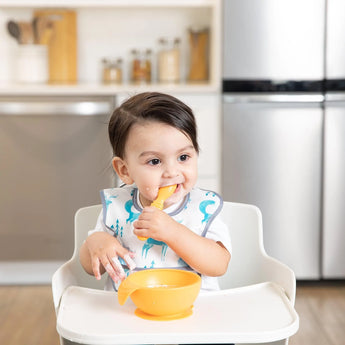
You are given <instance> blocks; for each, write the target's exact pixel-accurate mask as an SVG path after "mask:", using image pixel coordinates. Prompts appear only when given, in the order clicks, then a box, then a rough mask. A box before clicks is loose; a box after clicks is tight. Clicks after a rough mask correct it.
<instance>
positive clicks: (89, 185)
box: [0, 97, 115, 263]
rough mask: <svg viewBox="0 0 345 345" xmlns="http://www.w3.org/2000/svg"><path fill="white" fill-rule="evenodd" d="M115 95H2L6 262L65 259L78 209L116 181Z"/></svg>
mask: <svg viewBox="0 0 345 345" xmlns="http://www.w3.org/2000/svg"><path fill="white" fill-rule="evenodd" d="M113 105H114V101H113V98H112V97H1V98H0V191H1V193H0V262H5V263H6V262H18V261H20V262H25V261H34V262H36V261H37V262H38V261H39V262H42V261H64V260H66V259H69V258H70V257H71V255H72V250H73V244H74V233H73V229H74V214H75V212H76V211H77V209H78V208H80V207H83V206H88V205H93V204H97V203H99V202H100V199H99V190H100V189H101V188H105V187H109V186H113V185H114V183H115V181H114V179H115V177H114V175H113V173H112V169H111V168H110V162H111V155H112V154H111V149H110V145H109V143H108V134H107V122H108V118H109V116H110V114H111V111H112V109H113Z"/></svg>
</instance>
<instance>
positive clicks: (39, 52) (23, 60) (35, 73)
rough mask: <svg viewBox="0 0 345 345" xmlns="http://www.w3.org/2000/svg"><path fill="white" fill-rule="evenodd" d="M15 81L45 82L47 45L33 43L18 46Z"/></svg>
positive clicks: (46, 77) (46, 74) (46, 76)
mask: <svg viewBox="0 0 345 345" xmlns="http://www.w3.org/2000/svg"><path fill="white" fill-rule="evenodd" d="M15 81H16V82H18V83H46V82H47V81H48V52H47V46H44V45H34V44H26V45H20V46H18V51H17V55H16V69H15Z"/></svg>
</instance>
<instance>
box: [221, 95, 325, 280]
mask: <svg viewBox="0 0 345 345" xmlns="http://www.w3.org/2000/svg"><path fill="white" fill-rule="evenodd" d="M273 99H274V97H273ZM273 99H272V100H273ZM298 99H299V98H298V97H296V99H295V100H293V98H290V100H291V101H288V100H289V97H286V99H285V101H283V102H281V99H280V100H278V101H272V100H271V101H270V102H266V101H265V100H264V97H261V96H258V97H256V98H255V97H254V98H253V95H252V96H251V97H250V99H248V98H246V97H236V96H235V97H231V96H224V103H223V107H224V109H223V113H224V120H223V121H224V123H223V131H224V132H223V159H222V161H223V175H222V193H223V197H224V199H225V200H229V201H233V202H244V203H250V204H255V205H257V206H258V207H259V208H260V209H261V211H262V213H263V224H264V244H265V248H266V250H267V252H268V253H269V254H270V255H272V256H273V257H276V258H278V259H279V260H281V261H283V262H285V263H286V264H287V265H289V266H290V267H291V268H292V269H293V270H294V271H295V273H296V277H297V278H299V279H313V278H319V277H320V254H319V252H320V207H321V205H320V201H321V200H320V199H321V148H322V119H323V114H322V108H321V103H318V102H303V101H298ZM302 99H303V98H302ZM248 255H250V253H248Z"/></svg>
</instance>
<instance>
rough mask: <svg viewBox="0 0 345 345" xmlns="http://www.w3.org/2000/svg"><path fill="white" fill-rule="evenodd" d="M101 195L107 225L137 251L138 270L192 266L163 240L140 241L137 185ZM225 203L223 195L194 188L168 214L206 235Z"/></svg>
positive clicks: (126, 246)
mask: <svg viewBox="0 0 345 345" xmlns="http://www.w3.org/2000/svg"><path fill="white" fill-rule="evenodd" d="M101 198H102V204H103V221H104V224H105V225H106V227H107V228H109V229H110V230H111V231H112V232H113V233H114V236H115V237H116V238H117V239H118V240H119V242H120V243H121V244H122V246H123V247H125V248H127V249H128V250H130V251H132V252H134V253H135V254H136V256H135V263H136V265H137V269H145V268H162V267H164V268H182V269H189V267H188V265H187V264H186V263H185V262H184V261H183V260H182V259H181V258H180V257H179V256H177V255H176V254H175V252H174V251H173V250H171V249H170V248H169V247H168V246H167V245H166V244H165V243H164V242H160V241H156V240H154V239H152V238H148V239H147V240H146V241H141V240H139V239H138V237H137V236H136V235H135V234H134V233H133V222H134V221H135V220H137V219H138V217H139V215H140V214H141V212H142V208H141V207H140V205H139V204H138V201H137V200H138V189H137V188H136V187H135V186H134V185H132V186H123V187H121V188H109V189H104V190H102V191H101ZM222 205H223V201H222V198H221V197H220V196H219V195H218V194H217V193H215V192H211V191H207V190H202V189H197V188H195V189H193V190H192V191H191V192H190V193H189V194H188V195H187V196H186V197H185V200H184V201H183V202H182V204H181V205H180V207H179V208H177V209H175V210H174V211H172V212H171V213H168V214H169V215H170V216H171V217H172V218H173V219H174V220H176V221H177V222H179V223H181V224H183V225H185V226H186V227H188V228H189V229H190V230H191V231H193V232H195V233H196V234H198V235H200V236H206V235H207V230H208V228H209V226H210V224H211V223H212V221H213V219H214V218H215V217H216V216H217V215H218V213H219V212H220V211H221V209H222Z"/></svg>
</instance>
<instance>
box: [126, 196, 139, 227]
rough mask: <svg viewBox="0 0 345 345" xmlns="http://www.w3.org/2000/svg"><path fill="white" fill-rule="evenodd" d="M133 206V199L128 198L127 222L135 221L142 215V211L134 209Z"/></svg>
mask: <svg viewBox="0 0 345 345" xmlns="http://www.w3.org/2000/svg"><path fill="white" fill-rule="evenodd" d="M132 206H133V201H132V200H128V201H127V202H126V203H125V210H126V212H127V213H128V218H127V219H126V223H133V222H134V221H135V220H137V219H138V218H139V216H140V213H138V212H133V211H132Z"/></svg>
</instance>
